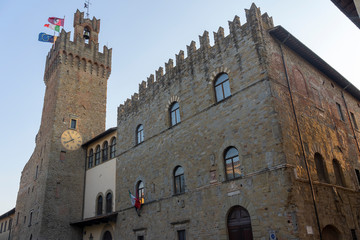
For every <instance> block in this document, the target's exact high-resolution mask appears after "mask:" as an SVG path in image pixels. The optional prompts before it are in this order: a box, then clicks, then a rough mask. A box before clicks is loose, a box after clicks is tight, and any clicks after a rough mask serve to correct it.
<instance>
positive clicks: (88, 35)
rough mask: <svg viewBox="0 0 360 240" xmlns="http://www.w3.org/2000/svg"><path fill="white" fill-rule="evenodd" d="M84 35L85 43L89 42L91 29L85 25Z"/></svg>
mask: <svg viewBox="0 0 360 240" xmlns="http://www.w3.org/2000/svg"><path fill="white" fill-rule="evenodd" d="M83 37H84V41H85V43H89V39H90V30H89V28H88V27H85V28H84V34H83Z"/></svg>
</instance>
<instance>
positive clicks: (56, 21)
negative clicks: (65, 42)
mask: <svg viewBox="0 0 360 240" xmlns="http://www.w3.org/2000/svg"><path fill="white" fill-rule="evenodd" d="M48 21H49V23H51V24H54V25H57V26H62V27H63V26H64V19H63V18H56V17H49V19H48Z"/></svg>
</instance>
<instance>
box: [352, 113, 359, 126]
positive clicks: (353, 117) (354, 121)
mask: <svg viewBox="0 0 360 240" xmlns="http://www.w3.org/2000/svg"><path fill="white" fill-rule="evenodd" d="M350 116H351V120H352V122H353V124H354V128H355V129H357V130H358V129H359V128H358V125H357V123H356V119H355V115H354V113H352V112H350Z"/></svg>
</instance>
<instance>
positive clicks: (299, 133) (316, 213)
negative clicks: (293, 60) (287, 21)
mask: <svg viewBox="0 0 360 240" xmlns="http://www.w3.org/2000/svg"><path fill="white" fill-rule="evenodd" d="M289 37H290V34H289V35H288V36H287V37H286V38H285V39H284V41H282V42H281V43H279V47H280V52H281V58H282V62H283V66H284V70H285V77H286V82H287V85H288V90H289V94H290V102H291V108H292V111H293V114H294V118H295V123H296V128H297V132H298V135H299V140H300V145H301V151H302V154H303V156H304V162H305V167H306V173H307V176H308V178H309V185H310V190H311V197H312V201H313V205H314V210H315V216H316V223H317V227H318V231H319V235H320V240H322V235H321V227H320V220H319V215H318V211H317V207H316V201H315V191H314V186H313V183H312V179H311V174H310V171H309V164H308V161H307V159H306V155H305V150H304V144H303V140H302V137H301V132H300V126H299V121H298V118H297V115H296V111H295V105H294V99H293V96H292V92H291V88H290V81H289V76H288V73H287V68H286V63H285V58H284V53H283V50H282V47H281V44H284V43H285V42H286V41H287V40H288V39H289Z"/></svg>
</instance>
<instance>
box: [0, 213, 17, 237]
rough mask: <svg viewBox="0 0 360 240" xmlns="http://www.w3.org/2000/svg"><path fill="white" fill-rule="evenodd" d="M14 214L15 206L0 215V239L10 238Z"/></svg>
mask: <svg viewBox="0 0 360 240" xmlns="http://www.w3.org/2000/svg"><path fill="white" fill-rule="evenodd" d="M14 216H15V208H13V209H11V210H10V211H8V212H6V213H4V214H3V215H1V216H0V240H9V239H10V236H11V231H12V224H13V221H14Z"/></svg>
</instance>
